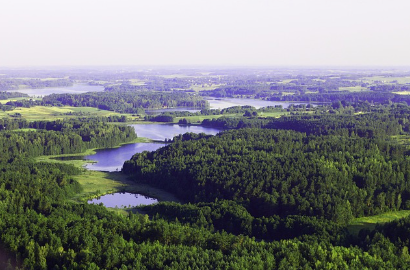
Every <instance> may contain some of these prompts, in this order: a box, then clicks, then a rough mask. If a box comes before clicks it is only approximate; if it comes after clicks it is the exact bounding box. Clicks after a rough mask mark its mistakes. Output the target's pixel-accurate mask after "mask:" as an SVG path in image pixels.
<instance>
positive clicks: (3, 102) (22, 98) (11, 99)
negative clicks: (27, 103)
mask: <svg viewBox="0 0 410 270" xmlns="http://www.w3.org/2000/svg"><path fill="white" fill-rule="evenodd" d="M25 99H28V100H30V99H32V100H41V98H33V97H16V98H9V99H2V100H0V103H1V104H6V103H7V102H9V101H17V100H25Z"/></svg>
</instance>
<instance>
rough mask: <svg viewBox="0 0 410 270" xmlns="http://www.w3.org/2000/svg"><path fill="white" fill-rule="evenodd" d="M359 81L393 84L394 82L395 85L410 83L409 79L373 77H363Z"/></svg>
mask: <svg viewBox="0 0 410 270" xmlns="http://www.w3.org/2000/svg"><path fill="white" fill-rule="evenodd" d="M361 80H363V81H367V82H371V83H372V82H374V81H381V82H385V83H393V82H394V83H395V81H397V83H400V84H406V83H410V77H385V76H374V77H364V78H362V79H361Z"/></svg>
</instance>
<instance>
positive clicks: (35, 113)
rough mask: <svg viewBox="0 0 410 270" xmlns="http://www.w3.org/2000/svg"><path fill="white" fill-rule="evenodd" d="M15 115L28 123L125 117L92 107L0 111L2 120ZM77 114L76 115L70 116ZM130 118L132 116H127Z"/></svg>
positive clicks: (40, 107) (39, 107) (42, 107)
mask: <svg viewBox="0 0 410 270" xmlns="http://www.w3.org/2000/svg"><path fill="white" fill-rule="evenodd" d="M15 113H19V114H21V117H22V118H24V119H26V120H28V121H38V120H50V121H52V120H57V119H64V118H77V117H79V116H80V117H93V116H110V115H124V114H120V113H116V112H112V111H106V110H100V109H97V108H91V107H70V106H64V107H48V106H35V107H31V108H21V107H19V108H15V109H14V110H12V111H5V112H3V111H0V118H3V117H10V115H13V114H15ZM70 113H72V114H76V115H70ZM127 116H128V117H130V116H131V115H127Z"/></svg>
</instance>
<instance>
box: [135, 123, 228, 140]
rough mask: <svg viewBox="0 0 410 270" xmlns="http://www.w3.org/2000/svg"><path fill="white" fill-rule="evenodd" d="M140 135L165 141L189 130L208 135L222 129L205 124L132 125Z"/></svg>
mask: <svg viewBox="0 0 410 270" xmlns="http://www.w3.org/2000/svg"><path fill="white" fill-rule="evenodd" d="M131 126H132V127H133V128H134V129H135V132H137V135H138V137H146V138H150V139H152V140H159V141H165V139H172V138H173V137H174V136H177V135H179V134H184V133H187V132H193V133H205V134H208V135H215V134H217V133H218V132H221V131H222V130H220V129H216V128H208V127H203V126H185V125H177V124H138V125H131Z"/></svg>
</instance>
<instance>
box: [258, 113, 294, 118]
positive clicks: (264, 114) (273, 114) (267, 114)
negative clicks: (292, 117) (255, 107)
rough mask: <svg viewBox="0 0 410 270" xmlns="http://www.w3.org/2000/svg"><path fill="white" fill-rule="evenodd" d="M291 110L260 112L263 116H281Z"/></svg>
mask: <svg viewBox="0 0 410 270" xmlns="http://www.w3.org/2000/svg"><path fill="white" fill-rule="evenodd" d="M288 114H289V112H263V113H259V116H261V117H281V116H282V115H288Z"/></svg>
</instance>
